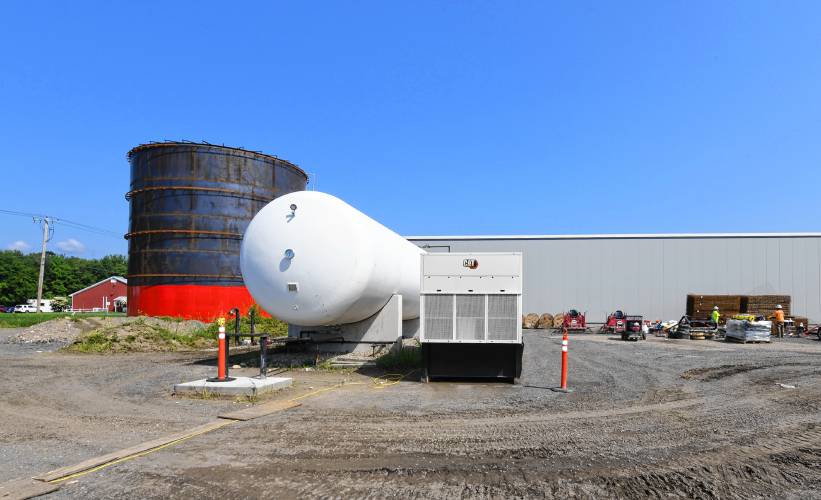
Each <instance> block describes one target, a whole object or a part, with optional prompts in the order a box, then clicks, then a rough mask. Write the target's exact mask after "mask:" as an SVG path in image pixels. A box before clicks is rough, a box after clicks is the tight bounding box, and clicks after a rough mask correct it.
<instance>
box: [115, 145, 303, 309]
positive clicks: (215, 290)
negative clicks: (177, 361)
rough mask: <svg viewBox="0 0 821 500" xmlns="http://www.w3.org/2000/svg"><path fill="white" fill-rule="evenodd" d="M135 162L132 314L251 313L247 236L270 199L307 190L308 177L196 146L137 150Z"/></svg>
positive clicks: (271, 160) (249, 155) (244, 154)
mask: <svg viewBox="0 0 821 500" xmlns="http://www.w3.org/2000/svg"><path fill="white" fill-rule="evenodd" d="M128 161H129V163H130V165H131V189H130V190H129V191H128V193H127V194H126V199H127V200H129V201H130V215H129V230H128V234H126V235H125V237H126V239H127V240H128V314H129V315H130V316H135V315H140V314H146V315H149V316H175V317H182V318H192V319H201V320H206V321H210V320H212V319H214V318H215V317H217V316H219V315H223V314H225V313H226V312H227V311H228V310H230V309H231V308H232V307H240V308H241V309H242V310H243V311H245V310H247V309H248V307H250V306H251V305H252V304H253V299H252V298H251V295H250V294H249V293H248V291H247V289H246V288H245V285H244V284H243V280H242V274H241V272H240V264H239V252H240V243H241V241H242V235H243V233H244V231H245V228H246V227H247V226H248V223H249V222H250V221H251V219H252V218H253V217H254V215H255V214H256V213H257V212H258V211H259V210H260V209H261V208H262V207H264V206H265V205H266V204H267V203H268V202H270V201H271V200H273V199H274V198H277V197H278V196H281V195H284V194H287V193H290V192H293V191H302V190H304V189H305V186H306V184H307V182H308V177H307V175H306V174H305V172H303V171H302V170H301V169H300V168H299V167H297V166H296V165H294V164H292V163H290V162H288V161H285V160H282V159H280V158H277V157H275V156H270V155H266V154H262V153H258V152H253V151H247V150H244V149H239V148H231V147H225V146H216V145H212V144H200V143H189V142H162V143H151V144H144V145H141V146H137V147H135V148H134V149H132V150H131V151H129V152H128Z"/></svg>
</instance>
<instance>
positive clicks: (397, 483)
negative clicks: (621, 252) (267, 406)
mask: <svg viewBox="0 0 821 500" xmlns="http://www.w3.org/2000/svg"><path fill="white" fill-rule="evenodd" d="M525 341H526V346H525V359H524V373H523V385H522V386H510V385H502V384H475V383H433V384H420V383H418V382H416V381H414V380H407V381H403V382H401V383H400V384H397V385H394V386H391V387H388V388H385V389H379V388H377V386H376V385H375V384H373V383H371V381H370V380H368V379H367V378H366V377H364V376H361V375H357V374H350V375H346V374H341V373H321V372H303V371H297V372H294V373H292V375H293V376H294V377H295V380H296V387H295V389H293V390H289V392H288V393H284V394H282V395H280V396H278V397H283V398H287V397H291V395H292V394H294V393H295V392H299V391H302V393H305V392H306V391H308V390H310V389H309V388H317V387H330V386H331V385H332V384H334V383H336V382H338V381H340V380H342V379H348V382H349V383H348V384H347V385H345V386H342V387H340V388H338V389H334V390H329V391H327V392H323V393H321V394H317V395H316V396H314V397H309V398H306V399H303V400H302V402H303V406H302V407H300V408H296V409H293V410H288V411H287V412H284V413H279V414H274V415H271V416H268V417H264V418H261V419H258V420H253V421H249V422H240V423H236V424H233V425H231V426H229V427H226V428H223V429H220V430H217V431H214V432H211V433H209V434H206V435H202V436H198V437H197V438H194V439H191V440H188V441H185V442H183V443H180V444H178V445H175V446H173V447H170V448H167V449H164V450H162V451H158V452H156V453H152V454H150V455H148V456H145V457H141V458H138V459H135V460H131V461H127V462H124V463H121V464H118V465H116V466H112V467H109V468H106V469H103V470H100V471H97V472H94V473H92V474H88V475H86V476H83V477H80V478H77V479H76V480H72V481H68V482H67V483H66V484H64V486H63V488H62V489H61V490H60V491H59V492H57V493H55V494H53V495H52V497H54V498H63V497H64V498H78V497H84V498H110V497H121V498H122V497H129V498H160V497H163V498H165V497H178V498H182V497H200V498H216V497H226V496H229V497H238V496H240V497H252V498H253V497H260V498H283V497H285V498H288V497H306V496H307V497H401V498H416V497H420V498H421V497H425V498H430V497H450V498H452V497H493V498H498V497H505V498H511V497H555V498H567V497H569V496H577V497H581V498H603V497H612V498H617V497H618V498H623V497H661V496H663V497H682V498H683V497H688V498H692V497H700V498H704V497H707V498H710V497H715V498H754V497H773V496H775V497H782V498H821V411H819V410H821V383H820V382H819V380H821V379H819V374H821V343H820V342H818V341H816V340H811V339H785V340H782V341H776V342H774V343H773V344H772V345H753V344H748V345H739V344H726V343H723V342H714V341H690V340H666V339H656V338H651V339H648V341H646V342H633V343H625V342H621V341H619V340H615V339H610V338H608V337H604V336H590V335H588V336H573V337H571V346H570V351H571V358H570V363H571V370H570V386H571V387H572V388H573V389H574V392H572V393H571V394H561V393H556V392H553V391H550V390H549V389H547V388H548V387H551V386H554V385H555V384H556V382H557V381H558V363H557V360H558V357H559V350H558V346H559V339H558V338H555V337H551V336H549V335H548V334H546V333H544V332H539V331H529V332H527V333H526V334H525ZM9 349H20V348H19V347H16V346H8V345H0V359H2V361H3V363H2V364H1V365H0V377H2V379H3V380H4V387H5V390H4V391H3V393H2V394H0V418H2V419H3V422H4V423H9V422H13V423H14V425H13V426H9V425H4V426H3V428H2V430H0V440H1V441H2V443H3V444H2V445H0V447H2V455H0V462H2V463H0V466H1V467H0V479H10V478H12V477H20V476H26V475H29V476H30V475H33V474H35V473H38V472H44V471H46V470H49V469H52V468H56V467H58V466H61V465H68V464H70V463H75V462H79V461H80V460H82V459H84V458H87V457H90V456H93V455H97V454H100V453H103V452H107V451H112V450H115V449H118V448H123V447H125V446H128V445H131V444H135V443H138V442H140V441H141V440H145V439H148V438H152V437H156V436H158V435H162V434H165V433H167V432H168V431H175V430H181V429H184V428H186V427H191V426H194V425H197V424H200V423H203V422H205V421H208V420H209V419H212V418H213V416H215V415H216V414H218V413H219V412H220V411H222V410H224V409H225V408H226V407H232V408H233V407H238V406H241V405H239V404H238V403H235V402H230V401H228V402H226V401H214V400H185V399H176V398H174V397H172V396H171V395H169V388H170V386H171V384H173V383H174V382H177V381H179V380H185V379H191V378H195V377H197V376H201V375H205V374H207V373H210V371H212V370H213V368H212V367H208V366H205V365H202V364H197V363H196V361H197V359H198V356H196V355H186V356H181V355H139V356H134V355H130V356H106V357H100V356H70V355H64V354H58V353H36V352H33V351H30V350H28V351H23V350H20V351H14V352H9ZM249 372H250V371H249ZM779 384H784V385H786V386H794V387H795V388H794V389H791V388H785V387H782V385H779Z"/></svg>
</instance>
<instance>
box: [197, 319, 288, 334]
mask: <svg viewBox="0 0 821 500" xmlns="http://www.w3.org/2000/svg"><path fill="white" fill-rule="evenodd" d="M218 329H219V325H217V322H216V321H214V322H213V323H211V324H209V325H208V326H206V327H205V328H204V329H203V331H204V332H207V333H208V334H209V335H212V336H214V337H216V335H217V332H218ZM239 331H240V332H241V333H251V320H249V319H248V317H247V316H242V317H241V318H240V324H239ZM254 331H255V332H256V333H267V334H268V335H270V336H271V337H285V336H287V335H288V323H286V322H284V321H282V320H279V319H276V318H265V317H259V316H257V318H256V319H255V320H254ZM225 333H226V335H228V336H230V335H231V334H233V333H234V318H231V317H228V318H225Z"/></svg>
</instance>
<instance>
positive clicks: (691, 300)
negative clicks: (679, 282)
mask: <svg viewBox="0 0 821 500" xmlns="http://www.w3.org/2000/svg"><path fill="white" fill-rule="evenodd" d="M742 298H743V297H742V296H741V295H697V294H690V295H688V296H687V316H689V317H691V318H703V319H706V318H709V317H710V313H711V312H712V311H713V307H715V306H718V310H719V312H720V313H721V315H722V316H723V317H730V316H732V315H734V314H738V313H740V312H741V311H742V309H741V302H742Z"/></svg>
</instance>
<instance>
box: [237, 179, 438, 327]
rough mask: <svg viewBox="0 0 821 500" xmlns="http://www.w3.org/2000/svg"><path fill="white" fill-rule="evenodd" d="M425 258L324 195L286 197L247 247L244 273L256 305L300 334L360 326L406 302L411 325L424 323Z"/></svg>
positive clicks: (264, 216) (257, 226)
mask: <svg viewBox="0 0 821 500" xmlns="http://www.w3.org/2000/svg"><path fill="white" fill-rule="evenodd" d="M423 253H425V251H424V250H422V249H421V248H419V247H417V246H416V245H414V244H413V243H411V242H409V241H408V240H406V239H405V238H402V237H401V236H399V235H398V234H396V233H394V232H393V231H391V230H390V229H388V228H386V227H385V226H383V225H382V224H380V223H378V222H376V221H375V220H373V219H371V218H370V217H368V216H367V215H365V214H363V213H362V212H360V211H359V210H357V209H355V208H353V207H352V206H350V205H348V204H347V203H345V202H344V201H342V200H340V199H339V198H336V197H335V196H331V195H329V194H326V193H320V192H317V191H298V192H294V193H289V194H286V195H284V196H280V197H279V198H277V199H275V200H274V201H272V202H271V203H269V204H268V205H266V206H265V207H264V208H263V209H262V210H260V211H259V213H257V215H256V216H255V217H254V218H253V220H252V221H251V223H250V224H249V225H248V229H246V231H245V235H244V236H243V239H242V247H241V250H240V266H241V268H242V277H243V279H244V280H245V286H246V287H248V291H249V292H250V293H251V295H252V296H253V297H254V300H256V302H257V303H258V304H259V305H260V306H261V307H262V308H263V309H265V310H266V311H267V312H269V313H270V314H272V315H274V316H276V317H277V318H279V319H282V320H284V321H287V322H288V323H290V324H293V325H299V326H323V325H341V324H346V323H354V322H357V321H361V320H363V319H366V318H368V317H370V316H372V315H374V314H375V313H376V312H378V311H379V310H380V309H381V308H382V307H383V306H384V305H385V304H386V303H387V302H388V300H390V298H391V296H392V295H393V294H401V295H402V306H403V307H402V316H403V319H413V318H417V317H419V266H420V262H421V257H420V255H421V254H423Z"/></svg>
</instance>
